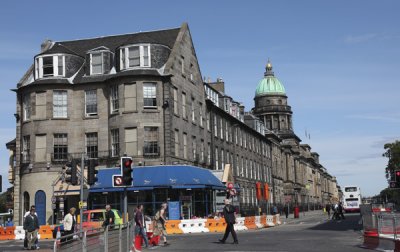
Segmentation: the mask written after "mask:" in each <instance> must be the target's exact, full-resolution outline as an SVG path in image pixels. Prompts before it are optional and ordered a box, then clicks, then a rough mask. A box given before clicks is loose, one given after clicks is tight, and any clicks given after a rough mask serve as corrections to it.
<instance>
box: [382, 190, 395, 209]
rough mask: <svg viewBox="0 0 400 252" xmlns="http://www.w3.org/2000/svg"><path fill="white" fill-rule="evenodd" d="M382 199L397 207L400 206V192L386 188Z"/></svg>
mask: <svg viewBox="0 0 400 252" xmlns="http://www.w3.org/2000/svg"><path fill="white" fill-rule="evenodd" d="M380 197H381V199H382V201H384V202H386V203H387V202H390V203H395V204H396V206H399V205H400V190H393V189H390V188H386V189H384V190H382V191H381V193H380Z"/></svg>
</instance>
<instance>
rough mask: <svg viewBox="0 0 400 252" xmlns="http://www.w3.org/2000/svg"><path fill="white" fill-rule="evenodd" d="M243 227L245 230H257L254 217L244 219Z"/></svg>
mask: <svg viewBox="0 0 400 252" xmlns="http://www.w3.org/2000/svg"><path fill="white" fill-rule="evenodd" d="M244 225H245V226H246V227H247V229H257V225H256V218H255V217H254V216H249V217H245V218H244Z"/></svg>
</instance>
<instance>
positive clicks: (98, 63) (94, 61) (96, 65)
mask: <svg viewBox="0 0 400 252" xmlns="http://www.w3.org/2000/svg"><path fill="white" fill-rule="evenodd" d="M98 49H103V50H101V51H100V50H98ZM105 49H107V48H103V47H102V48H97V50H96V49H95V50H96V51H95V50H93V51H90V52H89V53H88V54H89V55H88V56H89V58H88V56H87V58H86V59H87V60H90V75H96V74H107V73H109V72H110V61H111V53H110V51H108V50H105Z"/></svg>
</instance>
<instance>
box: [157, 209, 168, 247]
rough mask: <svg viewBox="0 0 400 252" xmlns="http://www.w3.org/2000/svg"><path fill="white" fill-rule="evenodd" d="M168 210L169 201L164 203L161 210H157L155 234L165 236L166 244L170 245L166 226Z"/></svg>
mask: <svg viewBox="0 0 400 252" xmlns="http://www.w3.org/2000/svg"><path fill="white" fill-rule="evenodd" d="M166 210H167V203H162V204H161V208H160V210H158V211H157V213H156V216H155V217H154V220H155V223H154V225H153V226H154V231H153V234H154V235H156V236H157V235H160V236H162V237H163V240H164V246H167V245H169V243H168V242H167V230H166V228H165V222H166V221H167V220H166Z"/></svg>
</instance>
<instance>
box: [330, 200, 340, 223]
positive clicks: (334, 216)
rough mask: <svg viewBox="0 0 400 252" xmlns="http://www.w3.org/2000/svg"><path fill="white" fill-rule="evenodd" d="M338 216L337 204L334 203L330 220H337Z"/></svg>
mask: <svg viewBox="0 0 400 252" xmlns="http://www.w3.org/2000/svg"><path fill="white" fill-rule="evenodd" d="M339 219H340V216H339V204H338V203H336V204H335V205H334V206H333V215H332V220H339Z"/></svg>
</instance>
